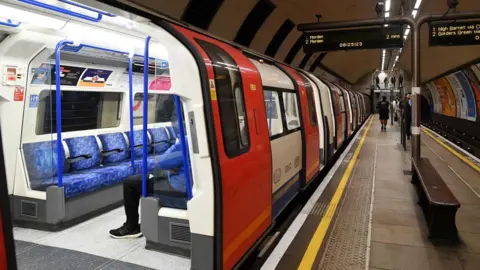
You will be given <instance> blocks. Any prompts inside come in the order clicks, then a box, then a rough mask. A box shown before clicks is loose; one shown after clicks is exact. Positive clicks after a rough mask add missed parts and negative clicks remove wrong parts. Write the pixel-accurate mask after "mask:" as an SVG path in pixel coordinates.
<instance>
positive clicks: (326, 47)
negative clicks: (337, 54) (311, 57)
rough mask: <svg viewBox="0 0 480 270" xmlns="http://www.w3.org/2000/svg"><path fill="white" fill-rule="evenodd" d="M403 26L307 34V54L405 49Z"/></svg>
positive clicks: (304, 49) (305, 48)
mask: <svg viewBox="0 0 480 270" xmlns="http://www.w3.org/2000/svg"><path fill="white" fill-rule="evenodd" d="M402 32H403V26H401V25H391V26H388V27H369V28H360V29H347V30H331V31H322V32H315V33H307V34H305V44H304V45H303V51H304V52H305V53H315V52H325V51H339V50H362V49H387V48H402V47H403V35H402Z"/></svg>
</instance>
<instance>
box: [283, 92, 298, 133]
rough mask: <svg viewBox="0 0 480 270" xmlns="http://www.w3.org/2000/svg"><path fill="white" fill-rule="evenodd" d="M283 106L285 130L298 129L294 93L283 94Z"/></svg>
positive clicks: (296, 105)
mask: <svg viewBox="0 0 480 270" xmlns="http://www.w3.org/2000/svg"><path fill="white" fill-rule="evenodd" d="M283 106H284V107H285V118H286V120H287V129H288V130H292V129H296V128H298V127H300V118H299V117H298V104H297V96H296V95H295V93H288V92H283Z"/></svg>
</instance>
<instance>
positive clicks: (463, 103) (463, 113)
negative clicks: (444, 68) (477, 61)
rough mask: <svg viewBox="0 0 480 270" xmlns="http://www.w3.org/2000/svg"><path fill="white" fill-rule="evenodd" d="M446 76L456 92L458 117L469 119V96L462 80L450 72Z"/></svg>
mask: <svg viewBox="0 0 480 270" xmlns="http://www.w3.org/2000/svg"><path fill="white" fill-rule="evenodd" d="M445 78H446V79H447V81H448V82H449V83H450V87H451V88H452V90H453V93H454V94H455V100H456V101H457V118H461V119H467V98H466V96H465V93H464V92H463V89H462V86H461V85H460V82H459V81H458V79H457V77H456V76H455V75H454V74H449V75H447V76H446V77H445Z"/></svg>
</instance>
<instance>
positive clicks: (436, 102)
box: [427, 82, 442, 114]
mask: <svg viewBox="0 0 480 270" xmlns="http://www.w3.org/2000/svg"><path fill="white" fill-rule="evenodd" d="M427 88H428V89H430V93H431V94H432V99H433V111H434V112H435V113H439V114H442V103H441V101H440V95H439V94H438V90H437V88H436V87H435V84H433V82H429V83H427Z"/></svg>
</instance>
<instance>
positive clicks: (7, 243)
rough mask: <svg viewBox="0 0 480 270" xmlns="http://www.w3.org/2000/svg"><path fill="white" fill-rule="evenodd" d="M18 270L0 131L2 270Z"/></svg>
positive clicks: (0, 269) (0, 264)
mask: <svg viewBox="0 0 480 270" xmlns="http://www.w3.org/2000/svg"><path fill="white" fill-rule="evenodd" d="M6 269H17V262H16V259H15V245H14V243H13V232H12V218H11V215H10V204H9V199H8V192H7V176H6V173H5V159H4V157H3V144H2V132H1V131H0V270H6Z"/></svg>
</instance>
